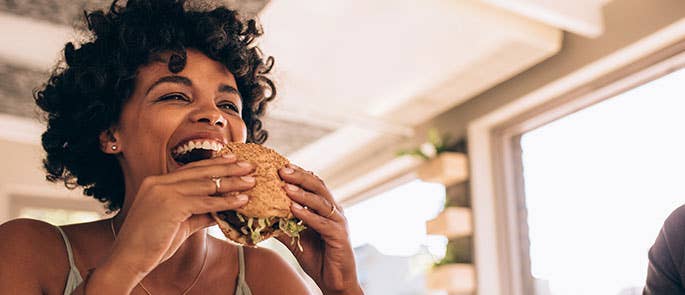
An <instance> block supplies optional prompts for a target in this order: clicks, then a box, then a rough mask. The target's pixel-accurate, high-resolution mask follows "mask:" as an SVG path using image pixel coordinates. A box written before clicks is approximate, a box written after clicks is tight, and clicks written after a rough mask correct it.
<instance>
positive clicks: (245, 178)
mask: <svg viewBox="0 0 685 295" xmlns="http://www.w3.org/2000/svg"><path fill="white" fill-rule="evenodd" d="M240 179H242V180H243V181H244V182H250V183H252V182H254V177H252V176H241V177H240Z"/></svg>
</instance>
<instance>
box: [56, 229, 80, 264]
mask: <svg viewBox="0 0 685 295" xmlns="http://www.w3.org/2000/svg"><path fill="white" fill-rule="evenodd" d="M55 227H56V228H57V230H58V231H59V233H60V234H62V240H64V245H65V246H66V247H67V256H68V257H69V266H70V267H71V268H76V264H74V254H73V253H72V252H71V243H69V238H67V234H65V233H64V230H62V228H61V227H59V226H55Z"/></svg>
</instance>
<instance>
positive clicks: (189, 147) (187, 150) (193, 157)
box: [171, 138, 224, 166]
mask: <svg viewBox="0 0 685 295" xmlns="http://www.w3.org/2000/svg"><path fill="white" fill-rule="evenodd" d="M223 147H224V144H223V143H222V142H220V141H218V140H216V139H209V138H195V139H190V140H185V141H182V142H180V143H179V144H178V145H176V146H175V147H173V148H172V149H171V158H172V159H174V161H176V163H178V164H179V165H181V166H182V165H185V164H188V163H191V162H195V161H200V160H205V159H209V158H212V156H213V155H214V153H215V152H219V151H221V149H222V148H223Z"/></svg>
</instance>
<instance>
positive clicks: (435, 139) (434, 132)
mask: <svg viewBox="0 0 685 295" xmlns="http://www.w3.org/2000/svg"><path fill="white" fill-rule="evenodd" d="M428 142H430V143H431V144H432V145H433V146H435V148H436V149H438V148H439V147H442V145H443V142H442V138H440V133H438V129H435V128H431V129H429V130H428Z"/></svg>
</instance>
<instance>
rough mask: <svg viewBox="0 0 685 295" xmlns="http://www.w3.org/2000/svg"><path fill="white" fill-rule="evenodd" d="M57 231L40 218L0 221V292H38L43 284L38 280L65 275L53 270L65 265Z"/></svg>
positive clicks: (64, 255) (66, 263)
mask: <svg viewBox="0 0 685 295" xmlns="http://www.w3.org/2000/svg"><path fill="white" fill-rule="evenodd" d="M58 235H59V233H58V232H57V230H56V229H55V227H54V226H53V225H51V224H49V223H46V222H43V221H39V220H33V219H25V218H22V219H14V220H11V221H8V222H5V223H3V224H2V225H0V241H2V243H0V257H2V259H3V263H0V293H2V294H9V293H7V292H5V291H10V290H11V291H13V292H11V293H15V294H19V293H21V294H40V293H41V292H42V291H43V289H44V287H45V286H42V285H41V282H44V281H45V280H49V279H55V280H59V279H61V276H64V275H66V274H60V273H59V272H56V271H55V270H58V269H63V268H66V267H67V265H68V262H67V261H66V254H64V253H62V252H63V251H64V246H63V245H60V243H62V241H61V239H60V238H59V236H58ZM59 258H64V259H59ZM50 275H52V276H55V277H50V278H48V276H50ZM62 281H63V280H62Z"/></svg>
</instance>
